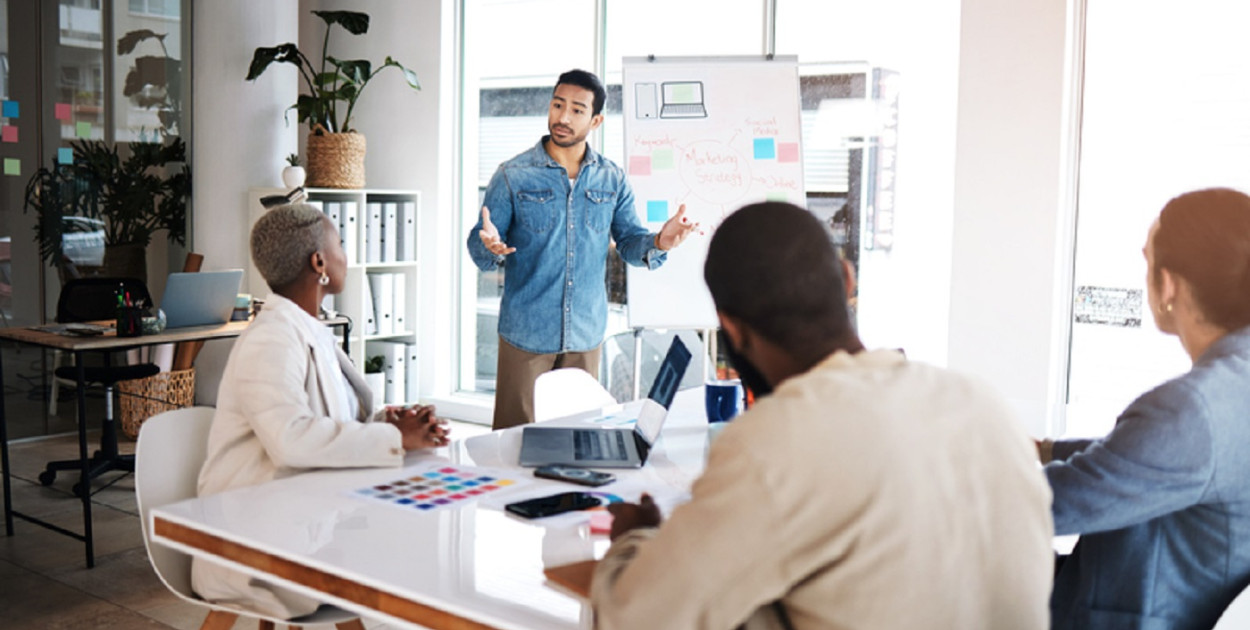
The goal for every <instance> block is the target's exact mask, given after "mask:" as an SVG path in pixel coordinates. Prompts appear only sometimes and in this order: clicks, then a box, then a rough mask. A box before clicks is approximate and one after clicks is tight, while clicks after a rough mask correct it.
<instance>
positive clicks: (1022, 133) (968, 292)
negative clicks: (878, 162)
mask: <svg viewBox="0 0 1250 630" xmlns="http://www.w3.org/2000/svg"><path fill="white" fill-rule="evenodd" d="M1067 15H1068V7H1067V6H1066V4H1065V3H1064V2H1055V1H1054V0H1016V1H1015V2H1011V3H1004V2H1001V1H999V0H963V14H962V18H961V34H960V45H961V48H960V62H959V70H960V72H959V110H958V118H957V120H958V123H957V124H958V128H957V131H956V143H955V151H956V166H955V221H954V236H953V255H952V263H951V304H950V329H949V330H950V337H949V365H950V367H952V368H955V369H959V370H964V371H967V372H971V373H974V374H977V375H979V376H981V377H983V378H985V379H988V380H989V381H990V383H992V384H993V385H994V386H995V387H997V388H998V390H999V391H1000V392H1002V393H1003V394H1005V395H1006V396H1007V397H1008V399H1010V401H1011V402H1012V403H1013V405H1014V406H1015V408H1016V410H1017V411H1018V413H1019V414H1020V416H1021V418H1022V419H1023V420H1024V422H1025V423H1026V425H1027V426H1028V429H1029V430H1030V431H1031V432H1032V433H1034V434H1035V435H1041V434H1042V433H1043V432H1044V431H1045V430H1046V427H1047V422H1048V419H1051V418H1053V417H1054V414H1056V413H1059V412H1060V411H1059V409H1058V407H1060V405H1058V403H1059V401H1060V400H1059V397H1060V395H1059V393H1058V392H1061V391H1062V382H1063V378H1064V377H1063V374H1062V370H1060V369H1059V367H1060V365H1061V364H1062V360H1063V356H1064V355H1063V353H1062V352H1056V349H1059V348H1061V347H1062V345H1063V344H1064V343H1066V342H1065V341H1064V340H1063V333H1062V327H1060V326H1055V325H1054V323H1055V322H1056V321H1058V320H1057V319H1056V317H1055V315H1056V313H1057V312H1062V311H1063V308H1062V307H1063V302H1064V301H1066V299H1067V298H1066V297H1057V296H1056V293H1057V291H1056V287H1062V286H1065V281H1064V274H1065V273H1067V271H1066V269H1067V267H1068V264H1067V261H1065V260H1064V259H1063V256H1062V255H1061V252H1063V251H1064V250H1065V249H1066V247H1067V244H1068V239H1069V238H1070V237H1069V236H1067V232H1068V226H1069V225H1070V222H1071V217H1070V216H1069V213H1068V212H1067V211H1066V210H1065V209H1064V208H1065V207H1066V199H1067V194H1068V193H1067V188H1066V185H1065V184H1066V181H1067V179H1066V177H1065V175H1066V171H1065V170H1064V167H1063V166H1062V162H1063V160H1064V159H1065V157H1066V155H1065V154H1066V152H1067V144H1066V142H1065V138H1066V137H1067V134H1068V123H1067V120H1066V119H1065V112H1066V110H1065V107H1064V105H1065V103H1066V102H1067V99H1068V98H1069V93H1068V90H1067V89H1066V87H1067V79H1066V77H1067V76H1068V75H1067V74H1066V73H1065V70H1066V68H1067V63H1066V61H1065V59H1066V54H1065V53H1066V51H1067V44H1066V32H1067V23H1068V17H1067ZM900 215H901V213H900Z"/></svg>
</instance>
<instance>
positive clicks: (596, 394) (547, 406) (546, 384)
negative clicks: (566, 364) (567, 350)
mask: <svg viewBox="0 0 1250 630" xmlns="http://www.w3.org/2000/svg"><path fill="white" fill-rule="evenodd" d="M615 404H616V399H615V398H613V397H612V394H610V393H608V390H606V389H604V388H603V385H600V384H599V381H598V380H596V379H595V377H593V376H591V375H590V373H589V372H587V371H586V370H583V369H581V368H560V369H558V370H552V371H550V372H544V373H542V374H540V375H538V379H537V380H535V381H534V421H535V422H542V421H543V420H551V419H552V418H560V417H563V416H568V415H572V414H575V413H582V412H586V411H593V410H596V409H603V408H604V407H607V406H608V405H615Z"/></svg>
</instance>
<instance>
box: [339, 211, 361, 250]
mask: <svg viewBox="0 0 1250 630" xmlns="http://www.w3.org/2000/svg"><path fill="white" fill-rule="evenodd" d="M359 215H360V212H359V211H358V209H357V207H356V202H355V201H344V202H343V211H342V213H341V219H340V221H341V223H340V224H339V234H340V235H342V237H343V253H344V254H347V264H349V265H354V264H356V263H358V262H360V258H359V252H357V246H358V244H359V243H360V231H359V229H358V228H359Z"/></svg>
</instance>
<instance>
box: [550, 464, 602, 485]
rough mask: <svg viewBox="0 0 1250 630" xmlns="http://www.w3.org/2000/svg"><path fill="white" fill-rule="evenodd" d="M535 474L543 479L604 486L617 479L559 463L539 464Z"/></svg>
mask: <svg viewBox="0 0 1250 630" xmlns="http://www.w3.org/2000/svg"><path fill="white" fill-rule="evenodd" d="M534 476H535V477H541V478H543V479H555V480H556V481H567V482H569V483H575V484H578V485H582V486H592V487H597V486H602V485H604V484H608V483H612V482H613V481H616V476H615V475H612V474H609V473H605V472H597V471H594V470H587V469H585V468H578V467H577V466H561V465H559V464H549V465H547V466H539V467H538V468H535V469H534Z"/></svg>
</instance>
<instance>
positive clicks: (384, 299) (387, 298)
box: [369, 273, 395, 335]
mask: <svg viewBox="0 0 1250 630" xmlns="http://www.w3.org/2000/svg"><path fill="white" fill-rule="evenodd" d="M392 275H393V274H389V273H371V274H369V285H370V286H371V287H372V288H373V319H374V320H375V321H376V322H377V323H378V330H377V334H379V335H390V334H394V332H395V326H394V321H395V320H394V319H393V316H394V313H393V311H394V308H395V298H394V294H395V280H394V278H392V277H391V276H392Z"/></svg>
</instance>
